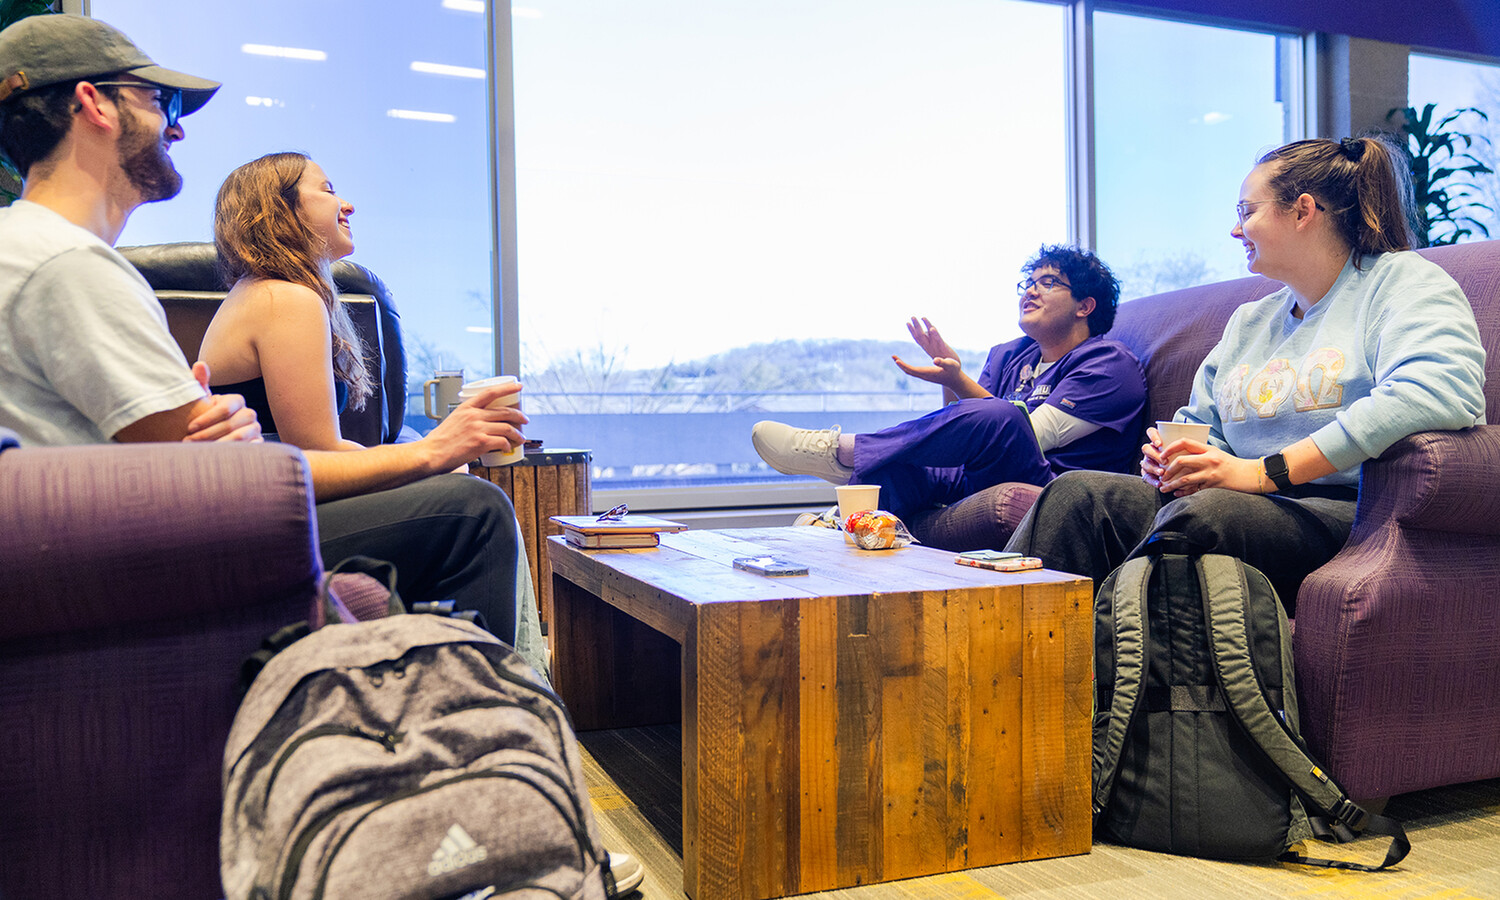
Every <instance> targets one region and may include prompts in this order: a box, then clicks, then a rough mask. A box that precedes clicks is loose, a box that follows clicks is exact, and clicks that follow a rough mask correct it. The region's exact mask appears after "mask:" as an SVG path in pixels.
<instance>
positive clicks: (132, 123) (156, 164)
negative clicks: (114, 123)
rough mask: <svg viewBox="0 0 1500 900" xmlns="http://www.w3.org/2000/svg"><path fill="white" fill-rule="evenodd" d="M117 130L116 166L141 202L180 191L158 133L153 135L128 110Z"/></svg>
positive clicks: (178, 178)
mask: <svg viewBox="0 0 1500 900" xmlns="http://www.w3.org/2000/svg"><path fill="white" fill-rule="evenodd" d="M123 122H124V124H123V126H122V127H121V129H120V143H119V154H120V168H121V169H122V170H123V171H124V172H125V177H126V178H128V179H130V184H131V185H132V186H133V187H134V188H135V189H136V190H137V191H139V192H140V194H141V202H142V203H154V202H155V201H157V200H170V199H172V198H173V197H175V196H177V192H178V191H181V190H182V176H181V175H179V174H177V167H176V166H173V165H172V159H171V157H169V156H167V150H166V147H165V146H164V145H163V144H162V139H161V135H159V134H153V133H152V132H151V130H150V129H148V128H146V127H145V126H144V125H142V124H141V119H140V117H139V116H137V115H136V114H135V112H134V111H133V110H132V111H130V112H129V114H128V115H126V116H125V117H124V118H123Z"/></svg>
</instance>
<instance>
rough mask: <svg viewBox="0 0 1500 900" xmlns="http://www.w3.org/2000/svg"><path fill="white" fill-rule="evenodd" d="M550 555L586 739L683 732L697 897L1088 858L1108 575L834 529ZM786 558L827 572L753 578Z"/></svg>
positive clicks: (561, 680)
mask: <svg viewBox="0 0 1500 900" xmlns="http://www.w3.org/2000/svg"><path fill="white" fill-rule="evenodd" d="M550 544H551V546H550V549H551V553H550V559H551V563H552V572H553V590H552V594H551V598H552V604H553V608H552V609H551V610H549V611H548V615H547V618H548V620H549V621H551V622H552V623H554V624H553V628H552V630H551V634H550V639H551V641H552V642H553V653H554V656H553V665H552V668H553V673H554V681H555V683H556V685H557V688H558V690H559V693H561V694H562V696H563V699H564V701H565V702H566V703H567V705H568V708H569V710H570V711H571V712H572V715H573V719H574V722H575V724H576V725H577V727H578V728H579V729H580V730H588V729H593V728H619V727H625V726H631V725H645V724H656V723H660V722H665V721H676V720H677V718H678V716H680V718H681V722H682V744H683V747H682V786H683V790H682V793H683V796H682V819H683V854H682V855H683V887H684V889H685V890H686V891H687V893H688V894H689V895H690V896H691V897H693V898H694V900H723V898H742V900H759V898H767V897H781V896H786V895H789V894H800V893H805V892H808V891H818V890H827V889H831V888H836V887H846V886H850V885H857V884H867V883H870V882H877V881H888V880H891V879H896V878H907V877H912V876H916V875H929V874H934V873H939V872H946V871H954V870H958V869H967V868H971V867H975V866H986V865H994V864H997V863H1003V862H1012V861H1016V860H1024V859H1038V858H1043V857H1052V856H1064V855H1069V854H1077V853H1086V852H1088V850H1089V847H1090V830H1091V819H1090V809H1089V783H1090V778H1089V771H1090V758H1091V739H1090V717H1091V713H1092V705H1093V704H1092V696H1091V691H1092V677H1093V676H1092V671H1093V670H1092V662H1093V603H1092V597H1093V592H1092V585H1091V584H1090V582H1089V580H1088V579H1085V578H1079V577H1078V576H1074V575H1066V574H1063V573H1059V572H1050V571H1036V572H1026V573H1019V574H1002V573H998V572H991V571H987V570H983V569H975V568H969V567H966V566H958V565H954V563H953V554H951V553H946V552H943V551H940V550H931V549H927V548H923V547H908V548H904V549H901V550H887V551H867V550H857V549H855V548H853V547H850V546H848V545H847V544H845V543H844V540H843V536H842V534H840V533H839V532H836V531H832V530H829V529H823V528H813V527H802V528H758V529H742V530H732V531H686V532H682V533H680V534H674V535H664V536H663V537H662V546H661V547H659V548H656V549H652V550H588V551H585V550H580V549H578V548H575V547H572V546H571V545H569V544H567V543H566V542H565V541H564V540H562V539H561V538H557V537H554V538H551V539H550ZM767 553H770V554H775V555H779V556H784V557H788V558H791V559H794V560H797V561H799V562H802V563H806V564H807V565H808V566H809V568H810V570H811V572H810V574H809V575H807V576H796V577H787V578H767V577H764V576H759V575H752V574H749V573H746V572H742V571H739V570H736V569H734V568H733V567H732V566H731V564H730V562H731V560H732V559H734V558H735V557H739V556H756V555H762V554H767ZM663 636H665V637H663Z"/></svg>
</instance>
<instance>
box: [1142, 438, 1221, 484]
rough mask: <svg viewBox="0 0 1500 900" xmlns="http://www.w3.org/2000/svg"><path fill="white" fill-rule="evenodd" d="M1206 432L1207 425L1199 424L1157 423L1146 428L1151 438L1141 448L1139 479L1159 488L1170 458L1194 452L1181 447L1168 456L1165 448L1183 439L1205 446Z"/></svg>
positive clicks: (1188, 448)
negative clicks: (1149, 441)
mask: <svg viewBox="0 0 1500 900" xmlns="http://www.w3.org/2000/svg"><path fill="white" fill-rule="evenodd" d="M1208 432H1209V428H1208V425H1206V424H1203V423H1199V422H1167V421H1159V422H1157V423H1156V427H1155V428H1148V429H1147V430H1146V433H1147V436H1148V437H1150V438H1151V443H1149V444H1147V445H1146V446H1144V447H1142V448H1141V477H1142V478H1144V479H1146V481H1147V483H1149V484H1150V485H1151V486H1152V487H1158V488H1159V487H1161V483H1162V475H1163V473H1164V472H1165V470H1166V468H1167V464H1168V463H1169V462H1171V459H1172V457H1173V456H1176V455H1177V454H1179V453H1185V452H1194V450H1193V449H1192V448H1190V447H1188V446H1186V445H1182V446H1177V447H1176V448H1175V449H1174V450H1173V451H1172V452H1171V453H1170V454H1168V453H1167V452H1166V450H1167V448H1168V447H1173V446H1174V445H1175V444H1176V443H1177V442H1178V441H1181V440H1184V439H1186V440H1190V441H1196V442H1198V443H1200V444H1203V445H1205V446H1207V444H1208Z"/></svg>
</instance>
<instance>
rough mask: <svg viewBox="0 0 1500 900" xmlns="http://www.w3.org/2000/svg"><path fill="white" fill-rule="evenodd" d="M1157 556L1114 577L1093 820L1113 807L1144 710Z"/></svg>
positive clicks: (1130, 561)
mask: <svg viewBox="0 0 1500 900" xmlns="http://www.w3.org/2000/svg"><path fill="white" fill-rule="evenodd" d="M1155 567H1156V558H1155V557H1144V558H1136V559H1128V560H1126V561H1125V564H1124V565H1122V566H1120V567H1119V568H1118V569H1116V570H1115V571H1114V572H1113V573H1112V574H1111V575H1110V578H1111V579H1112V580H1113V584H1114V590H1113V592H1112V593H1111V597H1112V603H1111V614H1112V615H1113V616H1114V660H1115V679H1114V689H1113V691H1112V692H1111V693H1110V698H1109V719H1108V721H1107V724H1106V725H1105V727H1104V728H1095V729H1094V819H1095V821H1097V820H1098V818H1099V815H1100V814H1101V813H1103V812H1104V809H1105V807H1106V806H1108V805H1109V796H1110V793H1111V792H1112V791H1113V790H1114V784H1115V775H1116V773H1118V771H1119V768H1120V754H1121V753H1122V752H1123V751H1124V748H1125V739H1126V737H1127V736H1128V735H1129V733H1130V722H1131V720H1132V719H1133V718H1135V711H1136V708H1137V707H1139V706H1140V700H1141V694H1142V693H1143V691H1142V686H1143V685H1144V684H1145V680H1146V637H1147V634H1148V630H1149V628H1150V626H1149V625H1148V624H1147V618H1146V597H1147V592H1148V590H1149V589H1150V585H1151V570H1152V569H1153V568H1155Z"/></svg>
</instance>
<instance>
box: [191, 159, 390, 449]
mask: <svg viewBox="0 0 1500 900" xmlns="http://www.w3.org/2000/svg"><path fill="white" fill-rule="evenodd" d="M353 212H354V207H353V206H352V205H351V204H349V203H348V202H346V201H344V200H342V199H341V198H339V196H338V195H337V194H335V193H334V192H333V186H332V184H331V183H330V182H329V180H328V177H327V175H325V174H324V172H323V169H322V168H321V167H320V166H319V165H318V164H317V163H315V162H313V161H312V160H311V159H308V158H307V157H306V156H303V155H302V154H300V153H273V154H270V155H268V156H263V157H261V158H260V159H257V160H255V161H253V162H250V163H247V164H246V165H243V166H241V167H240V168H238V169H236V170H235V171H234V172H232V173H230V175H229V177H228V178H227V179H226V180H225V181H224V184H223V186H222V187H220V188H219V196H218V200H217V202H216V204H215V208H214V245H215V248H216V249H217V251H218V255H219V265H220V267H221V269H222V270H223V273H224V276H225V281H226V282H227V283H228V285H229V286H230V291H229V295H228V296H227V297H226V298H225V300H224V303H223V304H222V305H221V306H220V308H219V311H218V313H217V314H216V315H215V316H214V320H213V323H212V324H211V325H210V326H209V329H208V332H207V333H206V334H205V335H204V338H203V346H202V350H201V351H200V357H201V358H202V359H203V360H204V361H205V362H207V363H208V365H209V368H210V370H211V371H212V372H213V373H214V378H215V380H217V381H222V382H223V383H224V387H225V388H226V389H228V388H229V387H231V386H232V387H233V388H234V389H235V390H236V391H237V392H242V393H244V394H245V395H246V398H247V401H248V402H249V403H250V404H251V406H253V407H256V408H257V412H258V413H259V414H260V417H261V427H262V429H263V430H264V431H266V432H273V433H275V434H276V435H277V436H278V437H279V438H280V439H281V440H282V441H283V442H285V443H289V444H295V445H296V446H298V447H301V448H303V449H304V450H340V449H344V450H353V449H362V448H361V447H360V445H358V444H355V443H354V442H352V441H346V440H344V439H343V438H342V436H341V435H340V434H339V426H338V413H339V412H340V410H341V409H342V407H343V405H344V404H345V403H346V402H347V403H348V404H349V405H351V406H353V408H355V409H361V408H363V407H364V405H365V402H366V400H367V399H368V398H369V396H370V394H371V393H372V391H373V390H374V382H373V379H372V378H371V376H370V372H369V369H368V367H367V366H366V364H365V354H366V351H365V348H364V345H363V342H362V341H361V340H360V337H359V334H358V333H357V332H356V331H355V329H354V324H353V322H351V321H350V319H349V314H348V313H347V312H346V311H345V310H344V308H343V304H341V303H340V302H339V298H338V294H337V292H336V291H335V290H334V286H333V278H332V275H331V272H330V267H331V265H332V264H333V262H334V261H336V260H338V259H342V258H343V257H345V256H348V255H349V254H350V253H352V252H354V239H353V234H352V232H351V230H350V226H349V216H350V214H352V213H353Z"/></svg>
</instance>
